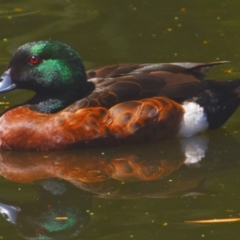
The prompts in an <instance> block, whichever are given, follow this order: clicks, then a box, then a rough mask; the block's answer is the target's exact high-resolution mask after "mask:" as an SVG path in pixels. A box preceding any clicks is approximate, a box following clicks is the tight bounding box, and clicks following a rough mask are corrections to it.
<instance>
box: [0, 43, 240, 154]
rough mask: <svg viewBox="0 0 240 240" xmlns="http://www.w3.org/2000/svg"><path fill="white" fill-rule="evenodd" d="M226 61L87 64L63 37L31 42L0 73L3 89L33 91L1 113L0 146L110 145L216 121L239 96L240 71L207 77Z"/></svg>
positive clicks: (192, 131) (188, 132) (180, 133)
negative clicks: (233, 76) (231, 76)
mask: <svg viewBox="0 0 240 240" xmlns="http://www.w3.org/2000/svg"><path fill="white" fill-rule="evenodd" d="M224 63H226V61H218V62H210V63H191V62H182V63H181V62H176V63H145V64H134V63H130V64H114V65H109V66H103V67H99V68H96V69H92V70H88V71H86V70H85V67H84V64H83V61H82V59H81V57H80V56H79V54H78V53H77V52H76V51H75V50H74V49H73V48H72V47H70V46H69V45H67V44H65V43H62V42H59V41H55V40H41V41H36V42H29V43H26V44H24V45H22V46H20V47H19V48H18V49H17V50H16V52H15V53H14V54H13V56H12V58H11V60H10V62H9V64H8V66H7V69H6V71H5V72H4V73H3V74H2V76H1V77H0V93H5V92H8V91H13V90H14V89H26V90H32V91H34V92H35V95H34V96H33V97H32V98H31V99H29V100H27V101H26V102H25V103H22V104H20V105H17V106H15V107H12V108H9V109H7V110H6V111H5V112H4V113H3V114H2V115H1V116H0V149H2V150H64V149H79V148H84V147H108V146H112V145H122V144H137V143H146V142H147V143H148V142H153V141H159V142H160V140H163V139H166V138H172V137H189V136H193V135H196V134H198V133H200V132H203V131H205V130H207V129H217V128H219V127H221V126H222V125H223V124H224V123H225V122H226V121H227V120H228V119H229V118H230V116H231V115H232V114H233V113H234V112H235V110H236V109H237V108H238V106H239V99H240V98H239V95H240V79H233V80H226V81H219V80H208V79H205V76H206V73H207V72H208V70H209V69H210V68H211V67H213V66H216V65H220V64H224Z"/></svg>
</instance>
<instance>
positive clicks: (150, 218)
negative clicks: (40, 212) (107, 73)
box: [0, 0, 240, 240]
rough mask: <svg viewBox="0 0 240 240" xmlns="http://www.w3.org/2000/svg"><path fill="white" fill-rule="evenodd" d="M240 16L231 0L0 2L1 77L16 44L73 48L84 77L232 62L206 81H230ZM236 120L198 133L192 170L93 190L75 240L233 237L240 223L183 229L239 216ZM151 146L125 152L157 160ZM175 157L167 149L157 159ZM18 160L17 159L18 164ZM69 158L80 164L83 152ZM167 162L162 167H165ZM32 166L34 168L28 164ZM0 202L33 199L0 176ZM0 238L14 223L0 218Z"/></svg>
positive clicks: (12, 232)
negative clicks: (110, 68)
mask: <svg viewBox="0 0 240 240" xmlns="http://www.w3.org/2000/svg"><path fill="white" fill-rule="evenodd" d="M239 9H240V2H239V1H238V0H224V1H223V0H208V1H206V0H205V1H204V0H202V1H189V0H185V1H184V0H178V1H174V0H168V1H164V0H152V1H151V0H149V1H148V0H145V1H144V0H131V1H130V0H124V1H119V0H65V1H64V0H55V1H47V0H42V1H37V0H22V1H7V0H2V1H1V2H0V70H1V71H2V72H3V71H4V70H5V69H6V65H7V63H8V60H9V59H10V57H11V54H12V53H13V52H14V51H15V49H16V48H17V47H18V46H20V45H21V44H23V43H25V42H28V41H33V40H40V39H50V38H51V39H55V40H59V41H63V42H66V43H68V44H69V45H71V46H73V47H74V48H75V49H76V50H77V51H78V52H79V53H80V55H81V56H82V58H83V59H84V63H85V66H86V68H87V69H90V68H93V67H97V66H101V65H106V64H114V63H124V62H141V63H144V62H184V61H192V62H208V61H216V60H230V61H231V63H229V64H227V65H224V66H218V67H216V68H214V69H213V70H212V71H211V72H210V73H209V75H208V76H209V77H210V78H219V79H231V78H238V77H240V43H239V42H240V15H239ZM30 94H31V93H28V92H24V91H15V92H12V93H8V94H3V95H2V96H0V101H9V102H10V103H11V104H16V103H19V102H20V101H23V100H24V99H26V98H28V97H29V95H30ZM2 110H4V105H2ZM239 118H240V111H237V112H236V113H235V114H234V115H233V117H232V118H231V119H230V120H229V121H228V122H227V123H226V124H225V125H224V127H223V128H222V129H220V130H217V131H216V132H214V133H213V132H210V133H208V134H206V135H204V137H207V138H208V139H209V140H208V150H207V153H206V157H205V158H203V161H202V162H201V163H199V164H196V165H194V166H192V167H186V166H182V167H181V168H180V169H179V171H177V172H175V173H174V175H170V176H168V177H167V178H163V179H160V180H158V181H152V182H144V183H128V184H127V187H126V189H125V188H124V189H121V187H119V186H118V188H117V189H118V190H114V188H110V190H105V189H104V188H103V187H99V188H98V191H97V193H98V194H96V196H94V197H93V199H92V205H91V207H89V208H88V210H89V212H90V213H91V214H90V216H91V218H90V220H89V223H88V226H87V227H86V228H85V229H84V231H83V232H82V233H81V234H80V235H79V236H76V237H75V238H76V239H101V240H103V239H138V240H145V239H147V240H150V239H174V240H175V239H176V240H179V239H218V240H220V239H224V240H225V239H238V237H239V234H240V227H239V222H236V223H215V224H186V223H184V221H185V220H199V219H215V218H231V217H233V218H238V217H240V206H239V200H240V190H239V179H240V177H239V174H240V164H239V149H240V145H239V144H240V143H239V142H240V134H239V131H240V121H239ZM159 145H161V144H160V143H159ZM159 148H160V146H155V150H153V149H152V146H145V147H143V146H139V149H138V147H136V146H135V147H134V148H133V149H131V147H130V148H129V149H128V150H127V151H128V152H130V153H131V154H133V155H135V154H136V155H138V156H139V155H144V156H145V158H149V159H154V158H158V157H159V155H158V152H157V151H158V149H159ZM140 149H141V153H140V154H139V151H140ZM87 151H90V150H87ZM121 151H123V150H122V149H121V148H117V149H113V150H111V154H113V155H114V154H119V155H121ZM124 151H125V150H124ZM159 151H160V150H159ZM175 151H176V150H175V147H174V145H172V144H171V142H170V143H169V144H165V145H164V148H163V149H162V150H161V151H160V152H161V153H162V152H166V153H171V154H172V153H174V152H175ZM18 154H19V158H21V159H22V161H24V156H23V157H21V153H18ZM39 154H40V153H39ZM74 154H76V156H80V155H81V154H83V152H82V151H79V152H76V153H74ZM84 154H88V153H87V152H86V151H85V152H84ZM93 154H94V153H93ZM171 154H170V155H166V156H165V159H172V155H171ZM176 154H177V151H176ZM100 155H101V154H100ZM58 157H59V156H58V155H57V154H56V159H57V158H58ZM97 157H99V153H96V158H97ZM53 158H54V157H53ZM31 159H32V161H34V160H35V157H34V156H32V157H31ZM174 180H176V182H177V184H176V186H174V187H173V188H171V187H169V186H168V187H169V188H168V189H170V190H168V191H166V189H165V186H166V185H167V183H168V184H170V185H171V182H172V181H174ZM121 184H122V182H121ZM111 189H112V190H111ZM72 191H73V192H72V193H71V190H70V193H69V194H70V196H71V194H72V196H71V197H72V198H74V196H75V192H74V191H76V190H72ZM111 191H112V192H111ZM114 191H115V192H114ZM93 192H94V191H93ZM122 192H123V193H122ZM108 193H109V195H110V196H109V197H108ZM189 193H191V195H190V196H189ZM193 193H194V194H193ZM99 194H100V196H101V197H100V198H99ZM186 194H187V195H188V196H185V195H186ZM196 194H197V195H196ZM199 194H200V195H199ZM1 199H2V200H4V201H5V202H7V203H8V202H12V203H15V202H16V201H17V200H19V201H20V202H21V204H25V203H28V202H29V201H32V200H33V201H34V199H38V197H37V193H36V191H35V188H34V186H31V185H28V184H20V183H17V182H11V181H8V180H5V179H4V178H3V177H2V178H1V179H0V200H1ZM15 205H16V203H15ZM36 209H37V207H36ZM0 238H2V239H14V240H17V239H22V237H20V235H19V234H18V231H17V230H16V228H15V227H14V225H12V224H11V223H8V222H6V221H5V220H4V218H0ZM66 239H68V238H66Z"/></svg>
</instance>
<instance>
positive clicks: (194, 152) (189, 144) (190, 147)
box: [181, 136, 208, 165]
mask: <svg viewBox="0 0 240 240" xmlns="http://www.w3.org/2000/svg"><path fill="white" fill-rule="evenodd" d="M181 145H182V150H183V152H184V154H185V156H186V160H185V162H184V163H185V164H186V165H191V164H196V163H199V162H200V161H201V160H202V159H203V158H204V157H205V153H206V151H207V148H208V138H206V137H204V136H194V137H191V138H183V139H181Z"/></svg>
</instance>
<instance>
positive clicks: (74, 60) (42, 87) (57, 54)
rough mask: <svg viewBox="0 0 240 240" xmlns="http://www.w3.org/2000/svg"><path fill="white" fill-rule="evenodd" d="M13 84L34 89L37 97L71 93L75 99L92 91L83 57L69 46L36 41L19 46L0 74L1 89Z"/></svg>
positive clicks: (73, 99)
mask: <svg viewBox="0 0 240 240" xmlns="http://www.w3.org/2000/svg"><path fill="white" fill-rule="evenodd" d="M15 88H19V89H29V90H33V91H35V92H36V93H37V95H38V98H39V99H41V97H42V99H44V96H45V100H46V99H47V98H48V97H49V96H51V98H52V99H56V98H57V99H59V98H60V99H61V98H62V97H63V98H66V99H69V96H72V97H71V98H72V101H75V100H76V98H78V99H80V98H81V97H84V96H86V95H87V94H89V93H90V92H91V91H93V89H94V85H93V83H91V82H87V78H86V74H85V68H84V66H83V63H82V60H81V58H80V56H79V55H78V53H77V52H75V51H74V50H73V49H72V48H71V47H70V46H68V45H66V44H63V43H60V42H57V41H38V42H31V43H26V44H25V45H23V46H21V47H19V48H18V49H17V51H16V52H15V54H14V55H13V57H12V59H11V60H10V63H9V65H8V67H7V70H6V72H5V73H4V74H3V75H2V77H1V78H0V92H6V91H10V90H12V89H15ZM39 96H40V97H39ZM46 96H47V97H46ZM66 99H65V100H66ZM40 101H41V100H40ZM67 102H68V103H67ZM67 102H66V104H69V101H67ZM62 107H65V106H62ZM40 111H41V110H40ZM43 112H44V110H43ZM50 112H51V111H50Z"/></svg>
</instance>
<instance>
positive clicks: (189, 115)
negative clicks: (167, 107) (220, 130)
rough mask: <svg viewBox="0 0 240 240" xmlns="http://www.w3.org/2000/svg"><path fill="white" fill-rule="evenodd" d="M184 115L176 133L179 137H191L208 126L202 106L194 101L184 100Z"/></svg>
mask: <svg viewBox="0 0 240 240" xmlns="http://www.w3.org/2000/svg"><path fill="white" fill-rule="evenodd" d="M183 108H184V111H185V113H184V115H183V118H182V121H181V123H180V130H179V133H178V135H179V136H180V137H191V136H193V135H195V134H197V133H199V132H202V131H205V130H206V129H207V128H208V122H207V116H206V114H205V112H204V109H203V107H201V106H200V105H199V104H197V103H194V102H184V103H183Z"/></svg>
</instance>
